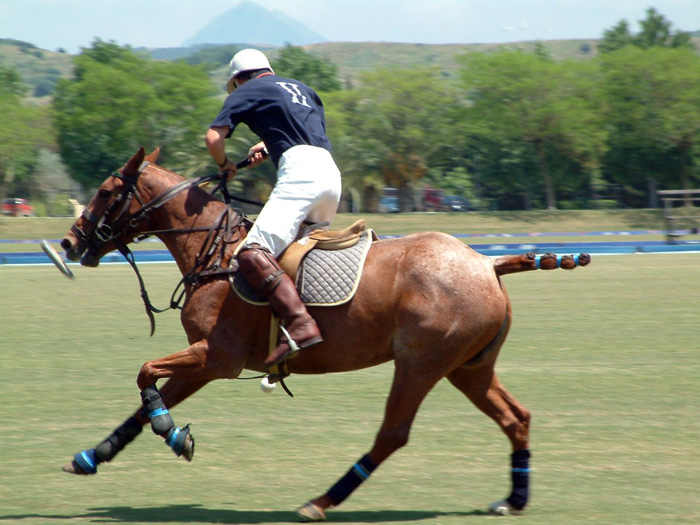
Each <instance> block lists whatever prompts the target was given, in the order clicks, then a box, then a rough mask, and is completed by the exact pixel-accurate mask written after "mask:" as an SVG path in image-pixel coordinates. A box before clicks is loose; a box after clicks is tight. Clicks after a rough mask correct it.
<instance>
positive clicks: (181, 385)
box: [63, 379, 209, 475]
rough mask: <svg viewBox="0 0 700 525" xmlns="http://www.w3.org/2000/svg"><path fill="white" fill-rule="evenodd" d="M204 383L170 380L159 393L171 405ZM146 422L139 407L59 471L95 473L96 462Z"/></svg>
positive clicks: (108, 458)
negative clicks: (96, 443)
mask: <svg viewBox="0 0 700 525" xmlns="http://www.w3.org/2000/svg"><path fill="white" fill-rule="evenodd" d="M208 382H209V381H188V380H181V379H171V380H169V381H168V382H167V383H165V385H163V389H162V391H161V394H162V396H163V399H164V401H165V404H166V406H167V407H169V408H172V407H174V406H175V405H177V404H178V403H180V402H181V401H183V400H184V399H186V398H188V397H189V396H191V395H192V394H194V393H195V392H196V391H197V390H199V389H200V388H202V387H203V386H204V385H206V384H207V383H208ZM148 421H149V419H148V417H147V416H146V415H145V414H144V413H143V409H142V408H140V409H139V410H137V411H136V412H135V413H134V414H133V415H132V416H131V417H130V418H128V419H127V420H126V421H124V423H122V424H121V425H120V426H119V427H117V428H116V429H115V430H114V432H112V433H111V434H110V435H109V436H108V437H107V439H105V440H104V441H102V442H101V443H100V444H99V445H97V446H96V447H95V448H91V449H87V450H83V451H81V452H78V453H77V454H76V455H75V456H73V460H72V461H71V462H70V463H68V464H66V465H64V466H63V471H64V472H68V473H70V474H82V475H84V474H96V473H97V466H98V465H99V464H100V463H106V462H108V461H111V460H112V459H114V457H115V456H116V455H117V454H118V453H119V452H121V451H122V450H123V449H124V447H125V446H127V445H128V444H129V443H131V442H132V441H133V440H134V439H136V438H137V437H138V435H139V434H140V433H141V430H142V429H143V426H144V425H145V424H146V423H148ZM191 447H192V451H194V442H193V441H192V443H191ZM190 459H191V455H190Z"/></svg>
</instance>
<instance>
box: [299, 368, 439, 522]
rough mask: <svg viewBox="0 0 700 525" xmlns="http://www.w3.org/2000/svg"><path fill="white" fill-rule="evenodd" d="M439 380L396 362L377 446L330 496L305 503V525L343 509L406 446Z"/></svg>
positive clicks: (376, 441) (301, 512)
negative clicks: (378, 468)
mask: <svg viewBox="0 0 700 525" xmlns="http://www.w3.org/2000/svg"><path fill="white" fill-rule="evenodd" d="M440 379H441V376H437V375H436V374H433V375H428V374H427V373H425V374H423V375H422V376H421V375H419V374H416V370H415V368H411V367H409V366H401V364H400V363H398V362H397V363H396V370H395V373H394V382H393V384H392V387H391V392H390V394H389V398H388V400H387V405H386V411H385V414H384V421H383V423H382V426H381V428H380V429H379V433H378V434H377V437H376V439H375V442H374V446H373V447H372V449H371V450H370V451H369V452H368V453H367V454H365V455H364V456H362V457H361V458H360V459H359V461H358V462H357V463H355V464H354V465H353V466H352V468H351V469H350V470H349V471H348V472H347V473H346V474H345V476H343V477H342V478H340V480H338V482H337V483H336V484H335V485H333V486H332V487H331V488H330V489H329V490H328V492H326V493H325V494H324V495H323V496H320V497H319V498H316V499H314V500H311V501H309V502H308V503H306V505H304V506H303V507H301V508H299V509H298V510H297V514H298V515H299V516H300V517H301V518H303V519H304V520H306V521H322V520H324V519H325V517H326V514H325V510H326V509H328V508H329V507H335V506H338V505H340V504H341V503H342V502H343V501H345V499H347V497H348V496H350V494H351V493H352V492H353V491H354V490H355V489H356V488H357V487H359V486H360V485H361V484H362V483H363V482H364V481H365V480H366V479H367V478H369V476H370V475H371V474H372V472H373V471H374V470H375V469H376V468H377V467H378V466H379V465H380V464H381V463H382V462H383V461H384V460H386V459H387V458H388V457H389V456H390V455H391V454H392V453H394V452H395V451H396V450H398V449H399V448H401V447H403V446H404V445H406V444H407V443H408V437H409V434H410V431H411V425H412V424H413V420H414V418H415V416H416V413H417V412H418V407H419V406H420V404H421V403H422V402H423V399H425V396H427V395H428V392H430V390H431V389H432V388H433V386H435V384H436V383H437V382H438V381H439V380H440Z"/></svg>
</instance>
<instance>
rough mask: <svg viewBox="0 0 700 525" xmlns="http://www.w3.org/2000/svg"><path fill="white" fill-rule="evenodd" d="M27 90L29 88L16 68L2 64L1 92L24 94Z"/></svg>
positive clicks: (0, 68) (0, 71) (0, 75)
mask: <svg viewBox="0 0 700 525" xmlns="http://www.w3.org/2000/svg"><path fill="white" fill-rule="evenodd" d="M27 91H29V88H28V87H27V86H26V85H25V84H24V82H22V77H21V76H20V74H19V73H17V70H16V69H14V68H9V67H2V66H0V94H4V95H8V94H9V95H18V96H22V95H24V94H25V93H27Z"/></svg>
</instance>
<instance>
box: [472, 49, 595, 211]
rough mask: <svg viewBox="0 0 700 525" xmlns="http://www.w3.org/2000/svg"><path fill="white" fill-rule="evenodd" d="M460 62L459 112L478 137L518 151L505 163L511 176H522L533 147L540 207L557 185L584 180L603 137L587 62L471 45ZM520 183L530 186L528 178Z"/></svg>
mask: <svg viewBox="0 0 700 525" xmlns="http://www.w3.org/2000/svg"><path fill="white" fill-rule="evenodd" d="M462 62H463V67H462V69H461V79H462V81H463V88H464V90H465V91H466V93H467V94H468V96H469V99H470V101H471V104H470V105H469V106H467V107H466V108H465V110H464V118H465V119H468V120H469V121H470V122H471V128H472V130H471V134H472V135H475V136H477V137H481V140H482V142H483V143H485V144H493V143H494V142H495V143H504V144H506V143H507V144H511V145H512V146H513V147H512V149H511V151H513V152H519V153H518V155H517V156H516V157H513V159H516V158H520V159H522V162H521V163H520V165H519V166H516V164H511V176H512V177H514V178H520V177H522V173H523V170H522V168H523V166H525V165H526V164H527V163H528V162H529V160H528V158H527V157H528V155H529V154H530V153H532V154H534V156H535V158H536V161H537V166H538V178H539V181H540V182H541V184H542V186H543V188H544V192H545V201H546V206H547V208H548V209H556V207H557V190H559V191H562V190H563V189H565V188H566V187H567V185H574V186H581V185H587V184H589V182H590V178H591V176H592V174H593V173H594V172H595V170H597V169H598V167H599V163H600V158H601V156H602V153H603V151H604V149H605V141H606V138H607V137H606V133H605V129H604V126H603V119H602V115H603V114H602V112H601V98H600V96H599V90H598V89H597V82H596V79H597V76H598V75H597V70H596V68H595V66H594V65H593V64H592V63H591V62H574V61H565V62H555V61H552V60H550V59H548V58H542V56H541V54H540V56H538V55H536V54H529V53H524V52H521V51H501V52H498V53H494V54H490V55H487V54H484V53H472V54H469V55H466V56H464V57H462ZM518 142H522V143H524V144H527V145H528V146H529V151H528V149H523V148H522V147H520V146H518ZM563 157H566V158H570V159H572V160H575V161H576V162H577V163H578V165H580V166H582V167H583V169H582V170H580V171H581V172H583V173H588V175H587V176H585V177H582V176H581V175H580V174H577V176H576V177H572V171H571V166H570V163H563V162H562V161H561V158H563ZM525 187H526V188H527V189H528V190H529V191H531V190H533V189H534V185H533V184H532V183H531V181H529V179H528V181H527V183H526V185H525ZM526 200H532V198H531V197H530V196H528V197H527V198H526Z"/></svg>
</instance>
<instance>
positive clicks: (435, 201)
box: [423, 188, 445, 211]
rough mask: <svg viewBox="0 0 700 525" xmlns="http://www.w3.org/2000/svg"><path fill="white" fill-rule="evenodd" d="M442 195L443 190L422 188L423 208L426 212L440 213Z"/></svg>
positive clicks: (443, 193)
mask: <svg viewBox="0 0 700 525" xmlns="http://www.w3.org/2000/svg"><path fill="white" fill-rule="evenodd" d="M444 195H445V192H444V191H443V190H436V189H433V188H423V207H424V208H425V209H426V210H432V211H440V210H441V209H442V199H443V197H444Z"/></svg>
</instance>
